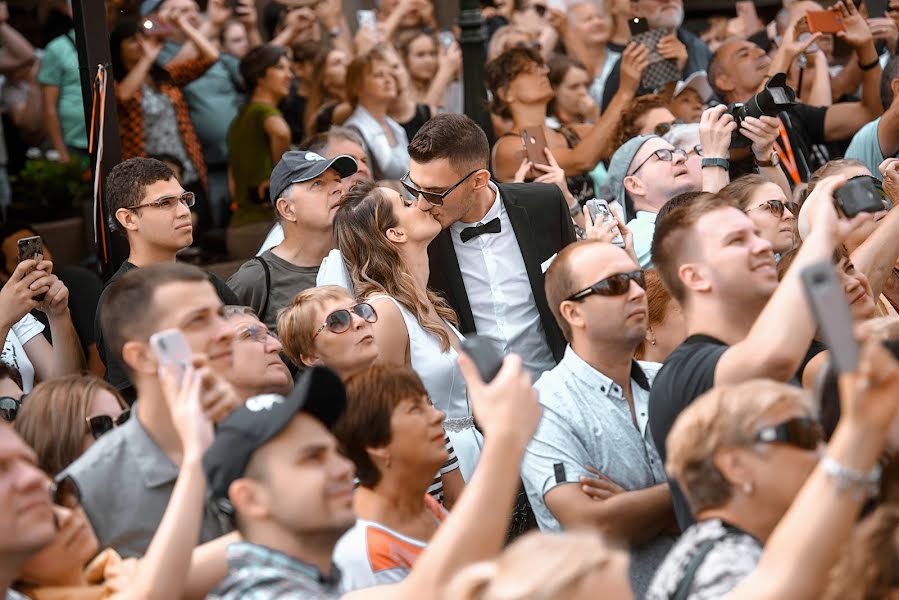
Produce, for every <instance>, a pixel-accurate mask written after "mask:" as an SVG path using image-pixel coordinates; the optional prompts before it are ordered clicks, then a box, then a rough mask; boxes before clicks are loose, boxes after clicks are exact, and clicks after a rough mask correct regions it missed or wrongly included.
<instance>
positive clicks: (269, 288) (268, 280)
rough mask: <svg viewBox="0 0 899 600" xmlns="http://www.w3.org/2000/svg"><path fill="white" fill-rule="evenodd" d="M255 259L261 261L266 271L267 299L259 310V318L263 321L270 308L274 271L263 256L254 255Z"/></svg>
mask: <svg viewBox="0 0 899 600" xmlns="http://www.w3.org/2000/svg"><path fill="white" fill-rule="evenodd" d="M253 260H256V261H259V264H261V265H262V270H263V271H264V272H265V300H263V301H262V309H261V310H260V311H259V320H260V321H261V320H263V319H265V311H266V310H268V297H269V295H270V294H271V291H272V272H271V270H270V269H269V268H268V263H267V262H265V259H264V258H262V257H261V256H254V257H253Z"/></svg>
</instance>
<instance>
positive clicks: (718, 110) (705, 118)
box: [699, 104, 737, 158]
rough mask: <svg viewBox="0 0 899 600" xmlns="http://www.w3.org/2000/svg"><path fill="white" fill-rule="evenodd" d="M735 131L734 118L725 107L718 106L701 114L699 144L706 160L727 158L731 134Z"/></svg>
mask: <svg viewBox="0 0 899 600" xmlns="http://www.w3.org/2000/svg"><path fill="white" fill-rule="evenodd" d="M736 130H737V124H736V122H734V117H733V115H731V114H730V113H728V112H727V106H725V105H724V104H719V105H718V106H713V107H712V108H708V109H706V110H704V111H703V112H702V117H701V118H700V120H699V143H700V145H702V155H703V156H705V157H707V158H727V156H728V150H729V149H730V142H731V137H732V135H733V132H734V131H736Z"/></svg>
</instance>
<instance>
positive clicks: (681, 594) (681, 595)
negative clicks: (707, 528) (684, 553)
mask: <svg viewBox="0 0 899 600" xmlns="http://www.w3.org/2000/svg"><path fill="white" fill-rule="evenodd" d="M725 537H726V534H725ZM723 539H724V538H723V537H722V538H715V539H713V540H706V541H705V542H703V543H702V545H700V546H699V550H698V551H697V552H696V554H694V555H693V558H692V560H690V562H689V563H688V564H687V568H686V569H685V570H684V575H683V577H681V580H680V583H679V584H678V586H677V589H676V590H675V591H674V595H673V596H670V599H671V600H687V598H688V597H689V595H690V586H692V585H693V579H694V578H695V577H696V572H697V571H699V567H701V566H702V563H703V561H705V557H706V556H707V555H708V553H709V552H711V551H712V548H714V547H715V544H717V543H718V542H720V541H721V540H723Z"/></svg>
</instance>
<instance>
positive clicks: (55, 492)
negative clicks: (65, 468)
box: [50, 475, 81, 508]
mask: <svg viewBox="0 0 899 600" xmlns="http://www.w3.org/2000/svg"><path fill="white" fill-rule="evenodd" d="M50 498H52V499H53V504H55V505H56V506H62V507H64V508H78V506H79V505H80V504H81V489H79V487H78V484H77V483H75V480H74V479H72V478H71V477H70V476H69V475H66V476H64V477H60V478H59V479H56V480H55V481H54V482H53V483H52V484H51V485H50Z"/></svg>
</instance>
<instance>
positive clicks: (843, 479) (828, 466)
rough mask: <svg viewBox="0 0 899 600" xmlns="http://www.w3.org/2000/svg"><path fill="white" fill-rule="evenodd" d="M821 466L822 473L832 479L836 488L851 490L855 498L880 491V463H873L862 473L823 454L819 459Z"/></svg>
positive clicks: (860, 498) (868, 495) (869, 495)
mask: <svg viewBox="0 0 899 600" xmlns="http://www.w3.org/2000/svg"><path fill="white" fill-rule="evenodd" d="M821 466H822V467H823V468H824V473H826V474H827V476H828V477H830V478H831V479H833V480H834V483H836V486H837V489H838V490H840V491H847V490H848V491H851V492H852V494H853V495H854V496H855V498H856V499H857V500H866V499H868V498H873V497H875V496H877V494H878V493H879V492H880V474H881V472H882V471H883V468H882V467H881V466H880V464H876V465H874V468H873V469H871V470H870V471H869V472H868V473H862V472H861V471H858V470H856V469H850V468H849V467H846V466H844V465H841V464H840V463H838V462H837V461H835V460H834V459H832V458H831V457H829V456H827V455H825V456H824V458H822V459H821Z"/></svg>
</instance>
